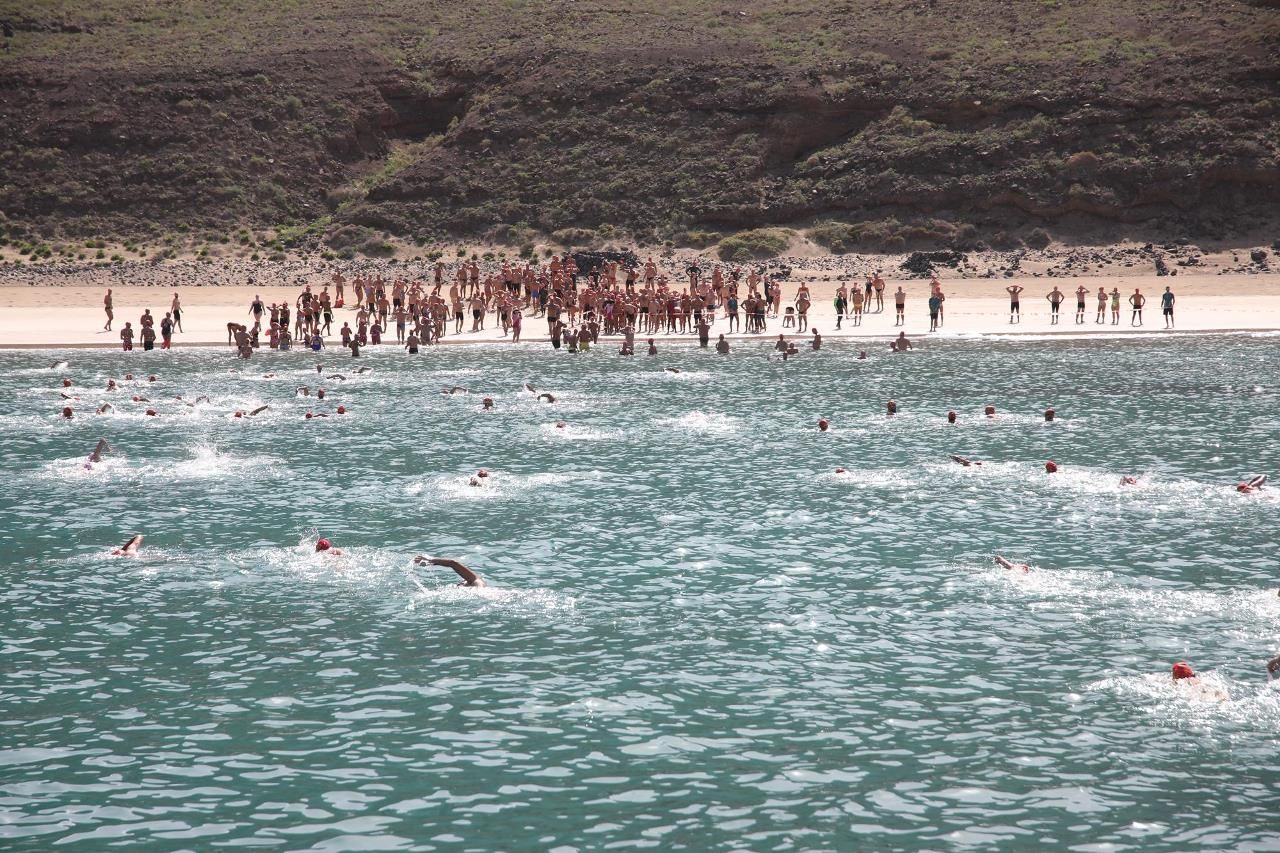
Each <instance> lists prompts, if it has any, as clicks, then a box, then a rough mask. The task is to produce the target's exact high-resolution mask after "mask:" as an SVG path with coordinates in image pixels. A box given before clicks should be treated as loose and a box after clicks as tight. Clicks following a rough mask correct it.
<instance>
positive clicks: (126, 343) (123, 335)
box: [120, 322, 133, 352]
mask: <svg viewBox="0 0 1280 853" xmlns="http://www.w3.org/2000/svg"><path fill="white" fill-rule="evenodd" d="M120 341H121V343H122V344H123V347H124V351H125V352H130V351H132V350H133V324H132V323H129V322H126V323H125V324H124V328H123V329H121V330H120Z"/></svg>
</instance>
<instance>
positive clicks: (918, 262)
mask: <svg viewBox="0 0 1280 853" xmlns="http://www.w3.org/2000/svg"><path fill="white" fill-rule="evenodd" d="M965 260H966V258H965V255H964V253H963V252H953V251H943V252H912V253H911V256H910V257H909V258H907V259H906V260H905V261H903V262H902V268H903V269H904V270H906V271H907V272H910V273H911V274H912V275H919V276H926V275H929V274H930V273H932V272H933V271H934V269H935V268H936V267H951V268H952V269H955V268H957V267H959V266H960V265H961V264H963V263H965Z"/></svg>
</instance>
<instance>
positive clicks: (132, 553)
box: [111, 533, 146, 557]
mask: <svg viewBox="0 0 1280 853" xmlns="http://www.w3.org/2000/svg"><path fill="white" fill-rule="evenodd" d="M145 538H146V537H144V536H143V535H142V534H141V533H135V534H134V535H132V536H130V537H129V541H127V542H125V543H124V544H123V545H121V546H120V547H119V548H116V549H114V550H113V551H112V552H111V556H113V557H136V556H138V549H139V548H141V547H142V540H143V539H145Z"/></svg>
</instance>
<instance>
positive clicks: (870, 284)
mask: <svg viewBox="0 0 1280 853" xmlns="http://www.w3.org/2000/svg"><path fill="white" fill-rule="evenodd" d="M879 277H880V270H876V278H879ZM875 287H876V281H875V278H872V277H871V276H867V283H866V284H865V285H864V292H863V294H862V304H864V305H866V306H867V307H868V308H870V307H871V292H872V291H873V290H875Z"/></svg>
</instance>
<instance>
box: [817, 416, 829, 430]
mask: <svg viewBox="0 0 1280 853" xmlns="http://www.w3.org/2000/svg"><path fill="white" fill-rule="evenodd" d="M829 426H831V423H830V422H829V421H828V420H827V419H826V418H818V429H819V430H820V431H822V432H826V431H827V428H828V427H829Z"/></svg>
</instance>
